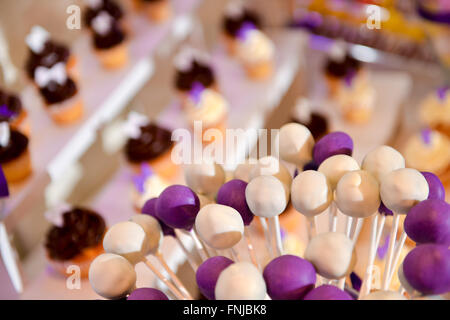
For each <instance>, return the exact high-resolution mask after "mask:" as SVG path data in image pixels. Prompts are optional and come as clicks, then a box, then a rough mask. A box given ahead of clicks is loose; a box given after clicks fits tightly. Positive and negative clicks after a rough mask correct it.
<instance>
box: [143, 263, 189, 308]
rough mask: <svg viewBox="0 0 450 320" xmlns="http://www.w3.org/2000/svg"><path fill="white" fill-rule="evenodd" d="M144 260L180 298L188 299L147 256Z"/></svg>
mask: <svg viewBox="0 0 450 320" xmlns="http://www.w3.org/2000/svg"><path fill="white" fill-rule="evenodd" d="M142 262H144V263H145V265H146V266H147V267H148V268H149V269H150V270H151V271H152V272H153V273H154V274H155V275H156V276H157V277H158V278H159V280H161V281H162V282H163V283H164V284H165V285H166V286H167V287H168V288H169V290H170V292H172V293H173V294H174V295H175V297H176V298H177V299H178V300H186V298H185V296H184V295H183V294H182V293H181V292H180V291H179V290H178V289H177V288H176V287H175V286H174V285H173V284H172V283H171V282H170V281H169V279H167V278H166V277H165V276H164V275H163V274H162V273H161V272H159V270H158V269H156V268H155V266H154V265H153V264H152V263H151V262H150V261H149V260H148V259H147V258H145V257H143V258H142Z"/></svg>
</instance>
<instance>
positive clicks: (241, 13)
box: [222, 1, 261, 55]
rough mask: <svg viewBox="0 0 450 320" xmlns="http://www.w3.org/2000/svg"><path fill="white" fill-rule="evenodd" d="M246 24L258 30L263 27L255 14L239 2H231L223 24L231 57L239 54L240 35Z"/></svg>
mask: <svg viewBox="0 0 450 320" xmlns="http://www.w3.org/2000/svg"><path fill="white" fill-rule="evenodd" d="M244 23H251V24H252V25H253V26H255V27H256V28H260V26H261V25H260V22H259V17H258V16H257V15H256V14H255V13H254V12H251V11H249V10H248V9H246V8H244V7H243V6H242V4H241V3H239V2H236V1H234V2H230V4H229V5H228V6H227V8H226V11H225V16H224V18H223V22H222V30H223V31H222V32H223V34H224V39H225V45H226V48H227V51H228V53H229V54H230V55H235V54H236V52H237V43H238V40H237V39H238V34H239V30H241V28H242V26H243V25H244Z"/></svg>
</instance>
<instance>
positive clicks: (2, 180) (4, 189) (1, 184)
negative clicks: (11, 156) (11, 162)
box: [0, 165, 9, 198]
mask: <svg viewBox="0 0 450 320" xmlns="http://www.w3.org/2000/svg"><path fill="white" fill-rule="evenodd" d="M6 197H9V189H8V182H7V181H6V177H5V174H4V173H3V168H2V166H1V165H0V198H6Z"/></svg>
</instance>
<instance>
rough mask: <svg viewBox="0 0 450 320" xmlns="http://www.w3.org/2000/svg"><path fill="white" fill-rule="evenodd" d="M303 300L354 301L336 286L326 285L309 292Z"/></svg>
mask: <svg viewBox="0 0 450 320" xmlns="http://www.w3.org/2000/svg"><path fill="white" fill-rule="evenodd" d="M303 300H353V298H352V296H351V295H349V294H348V293H347V292H345V291H343V290H341V289H339V288H338V287H336V286H332V285H328V284H324V285H322V286H320V287H317V288H315V289H312V290H311V291H310V292H308V294H307V295H306V296H305V298H304V299H303Z"/></svg>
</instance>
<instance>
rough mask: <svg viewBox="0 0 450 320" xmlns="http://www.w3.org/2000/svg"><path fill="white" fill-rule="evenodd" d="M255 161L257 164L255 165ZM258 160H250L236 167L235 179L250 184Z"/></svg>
mask: <svg viewBox="0 0 450 320" xmlns="http://www.w3.org/2000/svg"><path fill="white" fill-rule="evenodd" d="M253 161H254V162H255V163H253ZM257 161H258V160H255V159H252V160H250V159H248V160H246V161H245V162H244V163H241V164H238V165H237V166H236V169H234V173H233V177H234V179H239V180H242V181H245V182H249V181H250V180H251V179H250V172H251V170H252V169H253V167H254V166H255V165H256V163H257Z"/></svg>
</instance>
